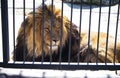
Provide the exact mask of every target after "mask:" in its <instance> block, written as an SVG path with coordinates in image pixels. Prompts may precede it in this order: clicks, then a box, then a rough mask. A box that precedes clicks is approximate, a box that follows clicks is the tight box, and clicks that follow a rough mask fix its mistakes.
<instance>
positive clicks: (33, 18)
mask: <svg viewBox="0 0 120 78" xmlns="http://www.w3.org/2000/svg"><path fill="white" fill-rule="evenodd" d="M35 27H36V26H35V0H33V59H32V60H33V64H34V61H35V56H34V55H35Z"/></svg>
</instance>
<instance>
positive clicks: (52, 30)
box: [44, 18, 67, 51]
mask: <svg viewBox="0 0 120 78" xmlns="http://www.w3.org/2000/svg"><path fill="white" fill-rule="evenodd" d="M51 22H52V23H51ZM66 39H67V29H66V27H65V26H64V24H63V25H61V19H59V18H54V19H53V21H51V19H46V20H45V22H44V44H45V45H44V46H45V47H46V49H47V50H49V51H50V50H52V51H56V50H58V47H59V46H60V44H61V45H62V46H63V45H64V44H65V41H66Z"/></svg>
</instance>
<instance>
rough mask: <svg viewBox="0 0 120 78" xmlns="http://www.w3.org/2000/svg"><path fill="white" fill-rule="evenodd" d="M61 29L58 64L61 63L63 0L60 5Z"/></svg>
mask: <svg viewBox="0 0 120 78" xmlns="http://www.w3.org/2000/svg"><path fill="white" fill-rule="evenodd" d="M61 11H62V12H61V27H60V28H61V29H60V56H59V64H60V65H61V62H62V59H61V58H62V35H63V31H62V28H63V0H62V7H61Z"/></svg>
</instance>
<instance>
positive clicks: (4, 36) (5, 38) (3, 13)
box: [1, 0, 9, 65]
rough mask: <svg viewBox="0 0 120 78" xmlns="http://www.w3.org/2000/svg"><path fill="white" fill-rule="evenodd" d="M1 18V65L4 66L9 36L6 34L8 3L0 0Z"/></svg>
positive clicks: (7, 55)
mask: <svg viewBox="0 0 120 78" xmlns="http://www.w3.org/2000/svg"><path fill="white" fill-rule="evenodd" d="M1 16H2V41H3V63H4V64H5V65H6V64H7V63H8V60H9V34H8V32H9V31H8V2H7V0H1Z"/></svg>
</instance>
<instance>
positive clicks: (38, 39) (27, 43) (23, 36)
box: [13, 5, 79, 61]
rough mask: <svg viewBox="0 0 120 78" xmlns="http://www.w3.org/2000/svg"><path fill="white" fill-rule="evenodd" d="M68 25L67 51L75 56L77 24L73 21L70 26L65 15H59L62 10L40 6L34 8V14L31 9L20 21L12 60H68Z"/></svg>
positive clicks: (77, 37)
mask: <svg viewBox="0 0 120 78" xmlns="http://www.w3.org/2000/svg"><path fill="white" fill-rule="evenodd" d="M43 14H44V15H43ZM43 16H44V17H43ZM43 22H44V23H43ZM70 28H71V29H72V30H71V31H72V33H71V41H72V43H71V44H72V46H71V47H70V48H71V49H70V51H71V52H72V53H71V55H74V53H76V52H77V49H78V46H77V45H78V44H79V43H78V40H79V35H78V31H77V27H76V26H75V25H74V24H72V25H71V27H70V21H69V20H68V18H67V17H65V16H63V17H62V16H61V11H60V10H59V9H56V8H55V7H54V6H52V5H49V6H47V5H45V6H44V7H42V6H40V7H39V8H37V9H36V11H35V15H34V16H33V12H30V13H29V14H28V16H27V17H26V19H25V21H23V23H22V24H21V27H20V29H19V32H18V37H17V45H16V48H15V51H14V52H15V53H14V57H13V58H14V60H16V61H23V60H25V61H33V60H34V61H50V59H51V58H52V61H67V60H68V52H69V35H70ZM43 39H44V40H43ZM73 41H74V42H73ZM60 47H62V50H61V48H60ZM60 55H61V58H60ZM42 56H43V57H42ZM50 56H51V57H50ZM59 59H61V60H59Z"/></svg>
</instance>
